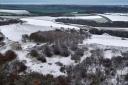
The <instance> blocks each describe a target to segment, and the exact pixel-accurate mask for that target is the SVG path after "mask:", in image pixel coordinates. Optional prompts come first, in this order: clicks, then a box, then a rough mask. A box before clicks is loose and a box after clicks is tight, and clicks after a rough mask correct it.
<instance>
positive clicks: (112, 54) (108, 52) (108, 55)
mask: <svg viewBox="0 0 128 85" xmlns="http://www.w3.org/2000/svg"><path fill="white" fill-rule="evenodd" d="M117 56H122V54H121V52H119V51H117V50H116V51H115V52H113V50H105V51H104V58H108V59H111V58H112V57H117Z"/></svg>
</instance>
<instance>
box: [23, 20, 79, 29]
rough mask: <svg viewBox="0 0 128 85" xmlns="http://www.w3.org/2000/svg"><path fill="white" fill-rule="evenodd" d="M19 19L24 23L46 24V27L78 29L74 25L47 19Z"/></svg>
mask: <svg viewBox="0 0 128 85" xmlns="http://www.w3.org/2000/svg"><path fill="white" fill-rule="evenodd" d="M21 20H23V21H26V24H30V25H36V26H46V27H52V28H65V29H68V28H69V29H79V28H78V27H75V26H71V25H65V24H59V23H56V22H53V21H48V20H39V19H30V18H23V19H21Z"/></svg>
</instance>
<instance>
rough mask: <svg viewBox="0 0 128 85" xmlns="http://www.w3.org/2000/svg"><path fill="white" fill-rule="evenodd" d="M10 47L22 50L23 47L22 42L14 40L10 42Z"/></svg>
mask: <svg viewBox="0 0 128 85" xmlns="http://www.w3.org/2000/svg"><path fill="white" fill-rule="evenodd" d="M10 47H11V48H12V49H13V50H22V47H21V44H20V43H18V42H13V43H11V44H10Z"/></svg>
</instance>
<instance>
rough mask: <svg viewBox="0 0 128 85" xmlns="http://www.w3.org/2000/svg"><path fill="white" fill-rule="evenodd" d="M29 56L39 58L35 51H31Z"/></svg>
mask: <svg viewBox="0 0 128 85" xmlns="http://www.w3.org/2000/svg"><path fill="white" fill-rule="evenodd" d="M29 54H30V56H32V57H39V53H38V52H37V50H34V49H33V50H31V51H30V53H29Z"/></svg>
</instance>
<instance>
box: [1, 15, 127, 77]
mask: <svg viewBox="0 0 128 85" xmlns="http://www.w3.org/2000/svg"><path fill="white" fill-rule="evenodd" d="M79 18H83V19H94V18H101V17H100V16H89V17H79ZM53 19H54V18H53V17H50V18H49V17H33V18H32V17H29V18H22V19H21V20H23V21H26V22H25V23H23V24H12V25H5V26H0V31H1V32H2V33H3V34H4V35H5V36H6V37H8V39H9V40H11V41H18V42H20V44H21V46H22V48H23V49H22V50H20V51H15V52H16V53H17V54H18V59H19V60H20V61H23V60H25V61H26V63H25V64H26V66H27V67H28V70H27V71H28V72H31V71H34V72H39V73H42V74H53V75H54V76H55V77H56V76H59V75H66V73H62V72H60V66H58V65H57V64H55V63H56V62H61V63H62V64H63V65H74V61H73V60H71V57H70V56H69V57H60V56H54V57H52V58H46V59H47V63H41V62H40V61H37V60H36V59H34V58H31V57H30V56H28V55H27V54H28V49H29V48H32V47H33V46H35V45H36V44H35V43H31V42H27V43H22V42H21V38H22V35H23V34H28V35H29V34H31V33H33V32H36V31H47V30H54V29H55V28H61V27H63V28H65V29H67V28H70V29H72V28H75V29H79V28H78V27H76V26H72V25H65V24H60V23H56V22H54V21H53ZM121 29H123V28H120V30H121ZM9 43H10V42H9V41H6V46H5V48H4V49H0V51H1V52H4V51H5V50H8V49H11V48H10V47H9V45H8V44H9ZM86 44H96V45H104V46H115V47H128V39H125V40H122V38H120V37H114V36H110V35H107V34H104V35H92V37H91V38H90V39H87V40H84V42H83V45H86ZM85 54H86V55H84V56H83V57H82V58H81V62H82V61H83V60H84V59H86V58H87V57H89V56H90V55H91V54H90V52H85ZM115 54H116V55H120V52H117V53H113V52H112V50H107V51H105V52H104V57H105V58H109V59H111V58H112V57H113V56H116V55H115Z"/></svg>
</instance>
